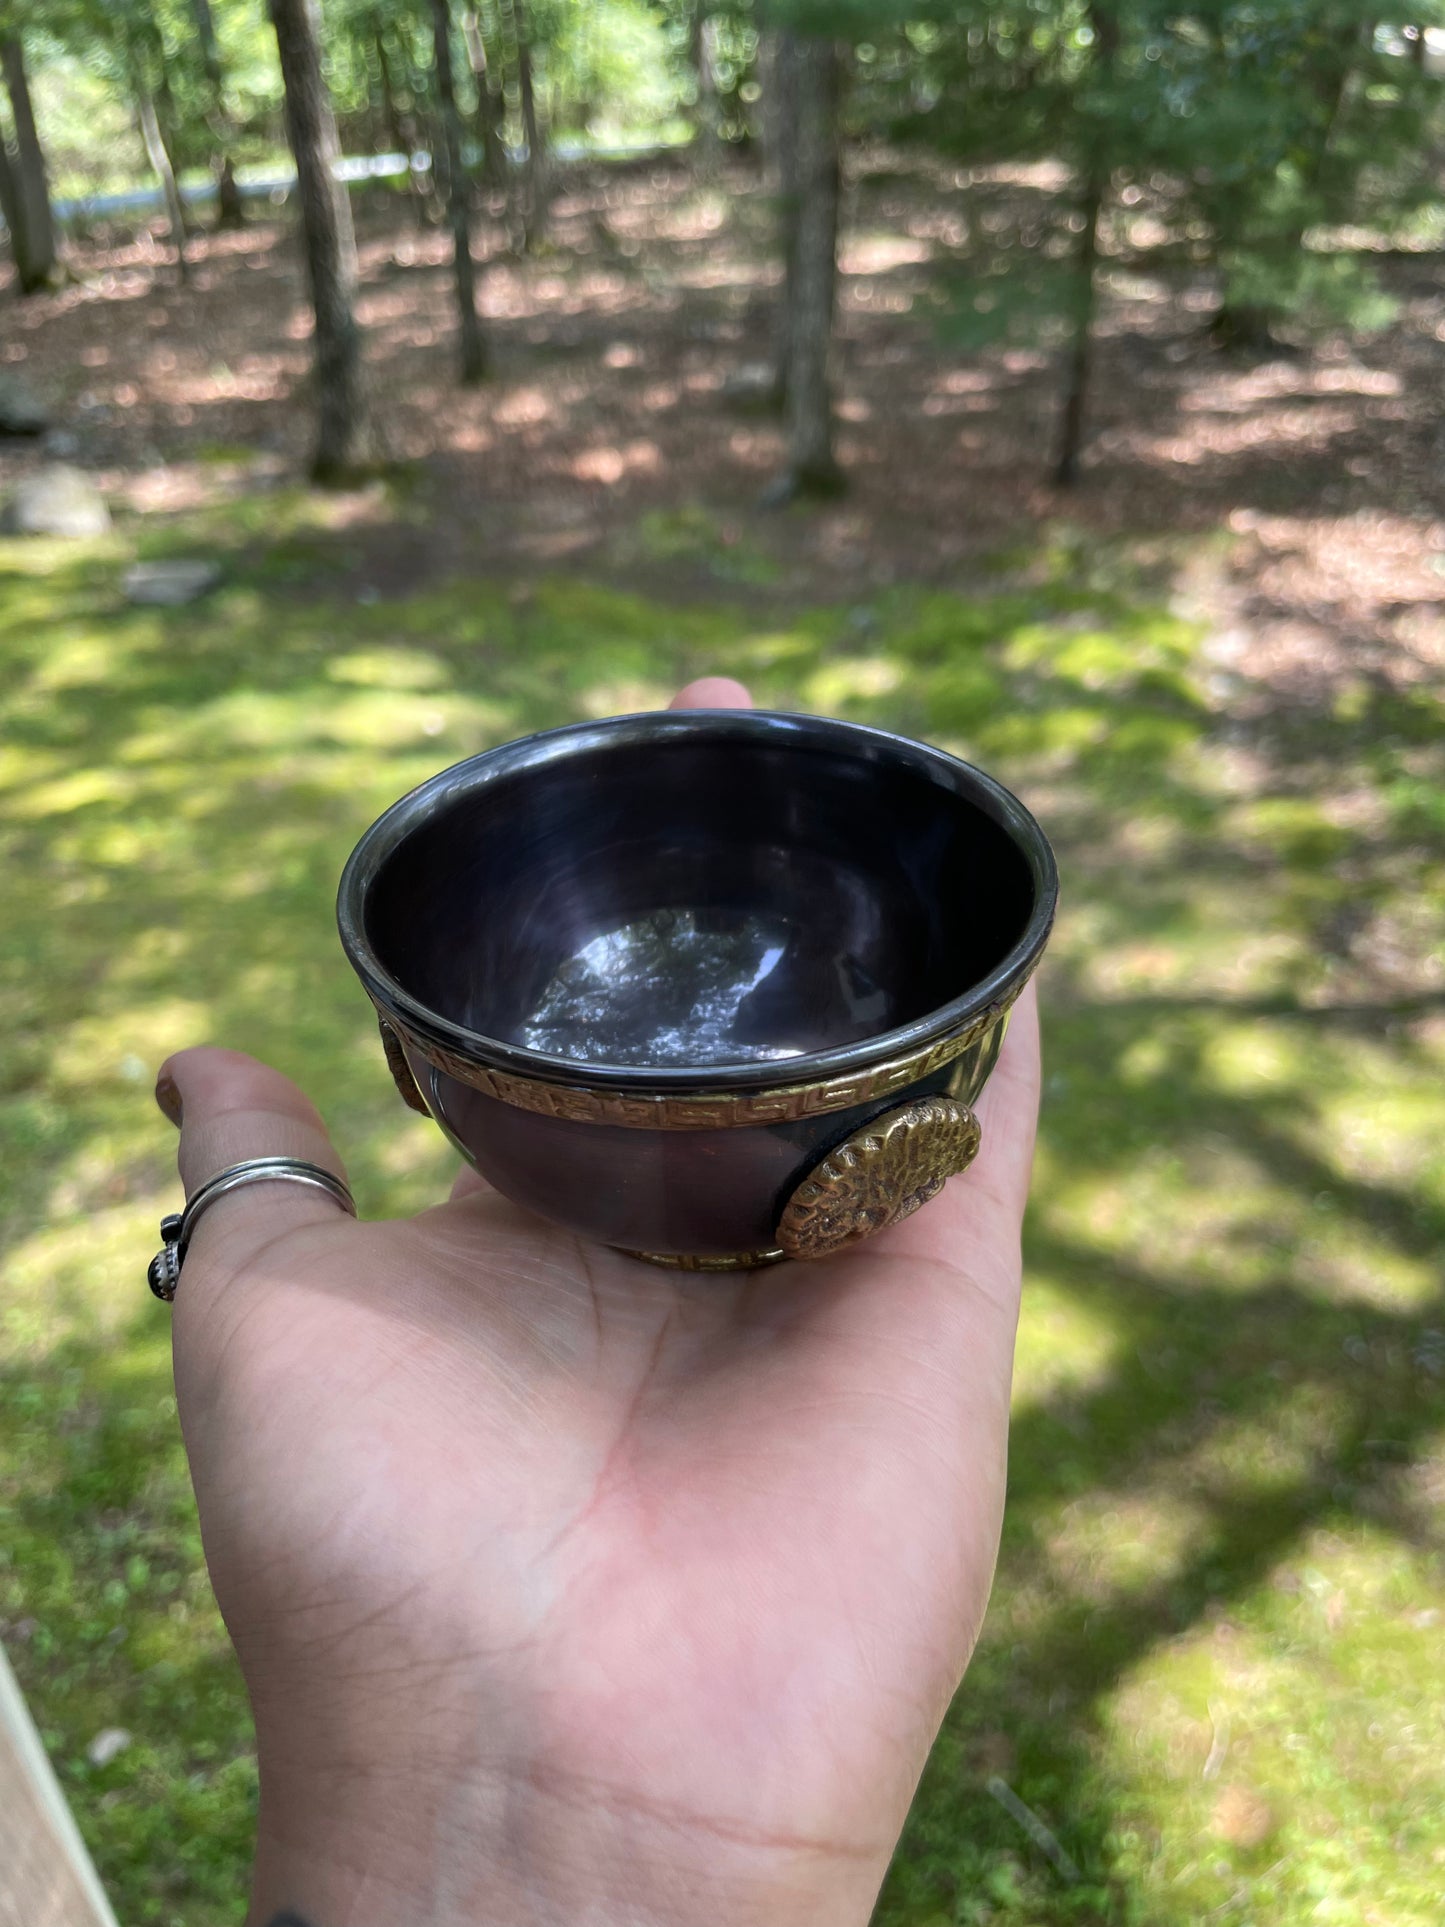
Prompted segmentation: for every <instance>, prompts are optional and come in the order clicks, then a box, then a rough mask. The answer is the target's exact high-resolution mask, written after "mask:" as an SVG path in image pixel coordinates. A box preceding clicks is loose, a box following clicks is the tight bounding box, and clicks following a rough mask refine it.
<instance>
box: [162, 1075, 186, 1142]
mask: <svg viewBox="0 0 1445 1927" xmlns="http://www.w3.org/2000/svg"><path fill="white" fill-rule="evenodd" d="M156 1103H157V1104H159V1105H160V1107H161V1110H162V1111H163V1112H164V1114H165V1115H166V1116H167V1117H168V1118H169V1119H170V1121H171V1123H172V1124H174V1125H175V1127H176V1129H177V1130H179V1129H180V1128H181V1117H182V1106H181V1094H180V1092H179V1090H177V1088H176V1080H175V1079H174V1078H173V1077H172V1076H171V1074H170V1072H169V1071H162V1072H161V1074H160V1076H159V1077H158V1078H157V1079H156Z"/></svg>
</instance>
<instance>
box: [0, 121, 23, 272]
mask: <svg viewBox="0 0 1445 1927" xmlns="http://www.w3.org/2000/svg"><path fill="white" fill-rule="evenodd" d="M0 133H3V130H0ZM21 219H22V216H21V213H20V188H19V185H18V183H17V182H16V179H15V175H14V172H13V170H12V169H11V166H10V156H9V155H8V154H7V153H6V151H5V142H4V140H3V139H0V221H4V223H5V232H6V233H7V234H8V235H9V236H10V245H11V247H12V248H18V246H19V243H18V242H17V241H16V239H15V237H16V235H17V234H18V233H19V231H20V222H21Z"/></svg>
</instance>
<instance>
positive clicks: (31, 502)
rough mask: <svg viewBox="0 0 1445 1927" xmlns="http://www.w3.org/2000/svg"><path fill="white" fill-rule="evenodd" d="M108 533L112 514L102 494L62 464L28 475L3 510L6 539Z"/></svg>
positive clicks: (2, 529)
mask: <svg viewBox="0 0 1445 1927" xmlns="http://www.w3.org/2000/svg"><path fill="white" fill-rule="evenodd" d="M109 529H110V510H109V509H108V508H107V507H106V505H105V497H104V496H103V495H102V494H101V492H100V490H99V489H98V488H97V487H96V486H95V484H94V482H92V481H91V480H90V478H89V477H88V476H85V475H82V474H81V472H80V470H79V469H78V468H67V467H65V465H64V464H63V463H61V462H53V463H51V464H50V466H49V467H47V468H41V469H37V470H36V471H35V473H34V474H33V475H27V476H26V477H25V479H24V480H23V481H21V482H19V483H17V485H16V487H15V490H14V492H13V494H12V495H11V497H10V500H9V501H8V502H7V503H6V504H5V507H4V509H3V510H0V533H3V534H5V535H68V536H86V535H105V534H107V533H108V532H109Z"/></svg>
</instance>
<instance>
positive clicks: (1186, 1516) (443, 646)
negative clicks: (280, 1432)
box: [0, 0, 1445, 1927]
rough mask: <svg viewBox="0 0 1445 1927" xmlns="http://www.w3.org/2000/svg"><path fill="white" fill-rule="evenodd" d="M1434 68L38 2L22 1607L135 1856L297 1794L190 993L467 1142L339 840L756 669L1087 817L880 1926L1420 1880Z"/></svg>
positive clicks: (3, 957) (3, 573)
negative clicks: (272, 1672) (404, 1033)
mask: <svg viewBox="0 0 1445 1927" xmlns="http://www.w3.org/2000/svg"><path fill="white" fill-rule="evenodd" d="M1442 73H1445V7H1440V6H1437V5H1433V4H1432V5H1428V6H1422V7H1421V8H1420V9H1419V10H1417V12H1416V13H1414V14H1412V15H1411V16H1410V17H1409V18H1407V19H1404V20H1396V19H1395V18H1394V17H1393V16H1391V17H1389V18H1387V19H1380V18H1379V17H1377V15H1376V13H1375V11H1374V10H1373V9H1372V8H1370V7H1367V6H1364V5H1362V4H1358V0H1278V3H1277V4H1271V3H1269V0H1262V3H1260V4H1234V3H1233V0H1205V3H1204V4H1195V5H1189V4H1177V5H1176V4H1171V5H1164V4H1162V0H1096V3H1095V4H1089V3H1088V0H1017V4H1014V5H1011V6H1000V7H993V6H988V7H986V6H975V5H972V4H969V3H968V0H956V3H955V0H941V3H940V4H929V3H928V0H896V3H895V0H869V4H864V0H806V4H804V0H796V4H794V5H792V6H791V7H790V6H788V5H785V4H784V0H778V4H777V5H776V6H773V7H771V8H770V9H768V10H766V11H765V10H764V8H763V6H762V5H761V3H760V4H759V5H757V6H751V5H749V4H747V0H739V4H736V5H714V4H710V3H709V0H486V4H483V5H480V6H471V5H468V4H465V0H324V4H323V5H322V6H321V7H320V9H319V10H318V9H317V8H316V7H315V6H314V5H312V4H308V0H270V4H269V8H268V7H267V6H263V5H262V4H261V0H0V80H3V84H0V134H3V140H0V212H3V217H4V241H5V243H6V247H5V253H4V259H3V264H0V501H3V503H4V506H3V508H0V522H3V528H4V530H5V533H4V535H3V536H0V650H3V656H4V673H3V676H0V714H3V719H4V731H3V744H0V791H3V823H0V838H3V847H4V852H5V866H6V867H5V893H4V909H3V915H0V1038H3V1044H0V1060H3V1061H0V1133H3V1159H0V1214H3V1235H4V1240H5V1286H4V1294H3V1301H0V1640H3V1644H4V1647H5V1649H6V1651H7V1652H8V1654H9V1655H10V1658H11V1661H12V1663H13V1665H14V1668H15V1670H16V1672H17V1674H18V1676H19V1678H20V1680H21V1683H22V1685H23V1687H24V1689H25V1692H26V1694H27V1696H28V1698H29V1700H30V1703H31V1705H32V1707H33V1709H34V1711H35V1714H36V1717H37V1719H38V1721H39V1724H40V1726H41V1728H42V1730H43V1733H44V1736H45V1739H46V1741H47V1744H48V1746H49V1749H50V1751H51V1755H52V1758H53V1759H54V1761H55V1763H56V1767H57V1770H58V1772H59V1774H60V1777H61V1780H62V1783H63V1785H64V1787H65V1789H66V1791H67V1793H68V1795H69V1798H70V1800H71V1802H72V1804H73V1806H74V1808H75V1810H76V1813H77V1816H78V1819H79V1822H80V1826H81V1828H82V1831H83V1833H84V1835H85V1837H86V1840H87V1841H88V1843H89V1845H90V1848H91V1851H92V1853H93V1855H94V1857H95V1859H96V1861H97V1863H98V1866H99V1869H100V1871H101V1874H102V1876H103V1878H104V1880H105V1881H106V1883H107V1885H108V1887H109V1889H110V1891H111V1893H112V1895H113V1897H114V1900H115V1905H116V1908H117V1912H118V1913H119V1915H120V1916H121V1918H122V1919H123V1920H125V1921H126V1922H127V1923H132V1922H134V1923H166V1924H172V1923H174V1924H175V1927H181V1923H184V1927H221V1923H224V1922H232V1921H235V1920H236V1919H237V1918H238V1917H239V1913H240V1911H241V1902H240V1899H239V1896H240V1895H241V1894H242V1893H243V1891H244V1882H245V1869H246V1865H247V1858H248V1851H249V1841H250V1835H251V1829H252V1824H253V1818H254V1811H255V1775H254V1768H253V1761H252V1755H251V1750H250V1735H249V1731H248V1722H247V1716H246V1711H245V1706H244V1702H243V1698H242V1693H241V1688H240V1682H239V1678H238V1675H237V1673H236V1669H235V1667H234V1664H233V1662H232V1659H231V1656H230V1652H229V1648H228V1646H227V1643H226V1640H225V1638H224V1634H223V1631H222V1628H221V1626H220V1623H219V1621H218V1619H217V1616H216V1613H215V1610H214V1607H213V1605H212V1602H211V1599H210V1594H209V1590H208V1587H207V1584H206V1580H205V1576H204V1570H203V1567H202V1564H201V1556H200V1547H199V1542H198V1538H197V1534H196V1528H195V1519H194V1513H193V1508H192V1501H191V1497H190V1491H189V1487H188V1484H187V1480H186V1474H185V1467H184V1462H183V1459H182V1455H181V1450H180V1445H179V1441H178V1436H177V1431H176V1422H175V1406H174V1402H173V1400H172V1398H171V1395H170V1390H169V1355H168V1335H169V1319H168V1315H167V1314H166V1312H165V1311H164V1309H163V1308H162V1307H160V1306H158V1305H156V1304H155V1303H154V1302H153V1301H152V1300H151V1299H150V1298H149V1296H148V1294H147V1293H146V1291H145V1288H144V1284H143V1282H142V1272H143V1268H144V1265H145V1262H146V1260H147V1259H148V1257H149V1255H150V1253H151V1250H152V1248H153V1246H154V1243H155V1225H156V1220H157V1218H158V1216H159V1215H160V1213H161V1212H162V1211H164V1210H169V1209H171V1208H172V1207H173V1204H174V1202H175V1198H176V1182H175V1177H174V1167H173V1158H174V1143H173V1138H172V1133H171V1132H170V1129H169V1127H168V1126H167V1125H165V1124H164V1122H163V1121H162V1119H161V1118H160V1116H159V1114H158V1113H157V1112H156V1111H155V1109H154V1107H153V1105H152V1103H151V1096H150V1092H151V1084H152V1081H153V1078H154V1073H155V1069H156V1066H157V1064H158V1062H159V1061H160V1059H161V1058H162V1056H163V1055H164V1054H165V1053H166V1052H167V1051H169V1050H171V1049H173V1048H175V1047H177V1046H180V1045H183V1044H188V1043H195V1042H199V1041H202V1040H207V1039H209V1040H215V1041H221V1042H225V1043H228V1044H232V1045H236V1046H239V1047H241V1048H244V1049H248V1050H252V1051H255V1052H256V1053H258V1054H259V1055H261V1056H264V1057H266V1058H267V1059H269V1060H270V1061H272V1062H274V1063H276V1064H279V1065H281V1066H283V1067H284V1068H285V1069H286V1070H287V1071H289V1072H290V1073H291V1074H292V1075H293V1076H295V1077H297V1078H298V1079H299V1081H300V1082H301V1083H302V1084H303V1085H304V1086H305V1087H306V1088H307V1089H308V1090H309V1091H310V1092H311V1093H312V1094H313V1095H314V1096H315V1098H316V1099H317V1101H318V1102H319V1103H320V1105H321V1107H322V1110H323V1111H324V1113H325V1114H326V1116H327V1118H328V1120H329V1122H330V1124H331V1126H332V1128H333V1131H334V1133H335V1135H336V1138H337V1141H338V1144H339V1145H340V1146H341V1147H342V1150H343V1152H344V1154H345V1156H346V1157H347V1159H348V1161H349V1163H350V1167H351V1172H352V1176H353V1181H354V1183H355V1187H356V1191H357V1195H358V1198H359V1199H360V1201H361V1205H362V1209H363V1212H364V1213H366V1214H368V1215H379V1214H383V1213H388V1212H398V1211H406V1210H410V1209H412V1208H414V1207H416V1206H418V1205H420V1204H422V1203H424V1202H426V1201H428V1200H430V1199H432V1198H434V1197H435V1196H436V1195H437V1192H438V1190H439V1187H441V1186H442V1185H443V1183H444V1182H445V1178H446V1166H447V1163H448V1157H447V1154H446V1152H445V1147H444V1146H443V1145H442V1143H441V1141H440V1139H439V1137H438V1136H437V1134H436V1133H435V1132H434V1131H432V1130H430V1129H429V1128H428V1127H427V1126H426V1125H425V1124H423V1123H422V1122H421V1121H420V1120H417V1119H415V1118H413V1117H411V1116H409V1115H408V1114H407V1113H406V1112H404V1111H403V1110H402V1109H401V1107H400V1106H399V1105H398V1103H397V1101H396V1099H395V1094H394V1092H393V1090H392V1087H391V1083H390V1079H389V1077H388V1076H387V1073H386V1068H385V1065H384V1062H383V1060H382V1055H381V1052H380V1050H379V1048H378V1047H377V1042H376V1036H375V1029H374V1025H373V1023H372V1021H371V1017H370V1013H369V1009H368V1006H367V1005H366V1003H365V1000H364V999H363V997H362V996H361V993H360V992H359V990H358V989H357V987H356V985H355V983H354V981H353V979H352V977H351V973H350V971H349V970H348V968H347V967H346V965H345V963H344V961H343V959H342V956H341V953H340V950H339V947H338V945H337V943H336V939H335V934H334V927H333V923H332V909H331V905H332V897H333V892H334V887H335V883H336V879H337V876H338V873H339V871H340V868H341V865H342V862H343V860H344V858H345V856H346V854H347V852H348V851H349V849H350V847H351V845H352V843H353V841H354V840H355V838H356V837H357V835H358V834H359V833H360V831H361V830H362V829H363V828H364V827H365V825H366V824H367V823H368V822H369V821H370V820H371V818H372V817H373V816H374V815H375V814H376V813H377V812H378V811H379V810H380V809H381V808H382V807H383V806H384V805H386V804H387V803H389V802H391V801H392V800H393V799H394V798H395V797H396V796H398V795H399V794H401V793H402V792H403V791H404V790H405V789H407V788H408V787H409V786H411V785H412V784H414V783H415V782H417V781H419V780H420V779H421V778H422V777H424V776H426V775H427V774H429V773H430V772H431V771H433V770H435V769H437V768H439V767H442V766H443V765H445V764H447V763H449V762H452V761H455V760H456V759H458V758H459V757H462V756H464V755H467V754H469V753H471V752H473V751H475V750H477V749H480V748H482V747H484V746H486V745H488V744H491V743H495V742H498V741H501V740H504V739H506V738H508V737H511V736H514V735H517V734H521V733H523V732H525V731H528V730H531V729H535V728H539V727H543V726H546V725H550V724H555V723H560V722H563V721H566V720H568V719H571V718H575V717H579V716H590V715H603V714H607V713H610V712H612V711H616V710H625V709H630V708H639V707H645V706H649V705H652V704H657V703H661V702H663V701H665V700H666V698H667V697H668V695H669V694H670V693H671V692H672V691H673V690H674V689H675V688H676V687H677V686H678V685H679V684H680V683H681V682H683V681H684V680H686V679H687V678H688V677H690V676H693V675H695V674H697V673H699V672H703V671H708V670H714V671H721V672H727V673H731V674H735V675H739V676H741V677H743V678H745V679H746V680H747V681H748V682H749V683H750V684H751V685H752V687H753V688H754V690H755V691H756V693H757V695H758V698H759V700H760V701H762V702H765V703H767V704H770V705H775V706H779V707H800V708H808V709H816V710H822V711H825V712H829V713H833V714H837V715H843V716H848V717H853V718H856V719H860V720H865V721H869V722H873V723H878V724H882V725H885V726H888V727H892V728H897V729H901V730H904V731H907V732H910V733H913V734H917V735H921V736H925V737H928V738H930V739H931V740H933V741H935V742H938V743H942V744H944V745H946V746H947V747H949V748H951V749H954V750H957V751H959V752H961V753H963V754H964V755H966V756H968V757H970V758H973V759H975V760H977V761H979V762H981V763H982V764H984V765H985V766H986V767H987V768H989V769H990V770H993V771H995V772H996V773H997V774H999V775H1000V776H1001V777H1002V778H1003V779H1004V780H1005V781H1007V782H1008V783H1010V784H1011V785H1012V786H1014V787H1015V788H1016V789H1018V790H1019V791H1020V793H1021V794H1022V795H1023V796H1024V797H1025V799H1026V800H1027V801H1028V802H1029V804H1030V805H1031V806H1032V808H1033V809H1034V810H1035V811H1036V812H1037V813H1038V815H1039V816H1040V817H1041V819H1042V820H1043V822H1044V824H1045V826H1046V828H1047V829H1048V830H1049V831H1050V833H1051V835H1052V836H1053V838H1054V840H1055V842H1056V845H1057V847H1058V851H1059V858H1060V866H1061V869H1062V873H1063V880H1064V905H1065V908H1064V913H1063V916H1062V920H1061V923H1060V926H1059V930H1058V934H1057V938H1056V940H1055V943H1054V946H1053V948H1052V950H1051V952H1050V956H1049V959H1048V960H1047V963H1046V967H1045V971H1044V981H1043V993H1044V1003H1045V1026H1046V1056H1047V1064H1046V1072H1047V1092H1046V1098H1045V1110H1044V1121H1043V1136H1042V1142H1041V1149H1040V1155H1039V1164H1038V1171H1037V1180H1036V1184H1035V1202H1034V1206H1033V1211H1032V1217H1031V1222H1030V1229H1029V1236H1028V1245H1027V1258H1028V1282H1027V1290H1026V1299H1025V1311H1024V1320H1023V1328H1022V1333H1021V1340H1020V1364H1019V1377H1018V1392H1017V1407H1016V1420H1015V1433H1014V1448H1013V1471H1012V1493H1011V1503H1010V1510H1009V1515H1008V1520H1007V1524H1006V1527H1005V1534H1004V1547H1003V1553H1002V1559H1001V1565H1000V1572H999V1581H998V1587H997V1591H996V1595H995V1601H994V1606H993V1609H992V1612H991V1615H990V1618H989V1621H988V1625H987V1628H986V1631H985V1634H984V1638H983V1643H982V1646H981V1648H980V1651H979V1655H978V1658H977V1660H976V1662H975V1665H974V1668H973V1671H972V1672H971V1674H970V1675H969V1679H968V1682H967V1684H966V1686H965V1688H964V1691H963V1692H962V1694H961V1695H960V1698H959V1701H958V1704H957V1705H956V1707H955V1709H954V1711H953V1713H952V1715H951V1717H950V1719H949V1721H948V1724H947V1726H946V1729H945V1732H944V1734H943V1737H942V1738H941V1740H940V1742H939V1744H938V1746H937V1748H936V1750H935V1754H934V1757H933V1759H932V1762H931V1764H930V1766H929V1769H928V1772H927V1774H926V1777H925V1779H924V1782H923V1785H922V1787H921V1789H920V1792H919V1795H918V1799H917V1802H916V1804H915V1809H914V1813H913V1816H912V1820H911V1822H910V1825H909V1829H908V1831H907V1834H906V1836H905V1838H904V1840H903V1842H902V1845H901V1847H900V1850H899V1853H898V1856H897V1859H896V1863H895V1866H894V1868H893V1871H892V1873H891V1875H890V1877H889V1881H888V1884H887V1886H886V1888H885V1890H884V1894H883V1897H882V1899H881V1901H880V1904H879V1911H878V1920H879V1922H880V1923H885V1924H886V1927H902V1924H903V1923H907V1927H962V1924H963V1923H974V1922H994V1923H999V1924H1000V1927H1040V1924H1041V1923H1049V1924H1052V1923H1055V1922H1059V1923H1085V1924H1088V1927H1094V1924H1095V1923H1117V1924H1118V1927H1148V1924H1150V1923H1179V1922H1189V1923H1194V1922H1202V1921H1206V1920H1207V1921H1211V1922H1222V1923H1232V1924H1233V1927H1246V1923H1248V1924H1249V1927H1285V1923H1303V1922H1317V1921H1318V1922H1331V1923H1369V1924H1373V1923H1379V1924H1380V1927H1427V1924H1433V1923H1436V1922H1438V1919H1439V1896H1440V1894H1441V1892H1442V1891H1445V1697H1442V1694H1441V1692H1440V1665H1439V1655H1440V1651H1441V1639H1442V1630H1441V1613H1442V1610H1445V1561H1442V1510H1441V1508H1442V1500H1445V1302H1442V1279H1441V1257H1442V1250H1445V1151H1442V1145H1445V1101H1442V1071H1445V912H1442V900H1445V889H1442V885H1445V754H1442V742H1445V732H1442V707H1441V705H1442V690H1445V435H1442V426H1441V402H1442V394H1445V346H1442V344H1445V272H1442V264H1445V191H1442V180H1445V174H1442V168H1445V144H1442V137H1445V97H1442V91H1441V79H1440V76H1441V74H1442ZM318 366H319V372H318ZM322 484H324V486H322Z"/></svg>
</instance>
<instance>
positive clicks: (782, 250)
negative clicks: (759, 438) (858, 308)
mask: <svg viewBox="0 0 1445 1927" xmlns="http://www.w3.org/2000/svg"><path fill="white" fill-rule="evenodd" d="M796 44H797V43H796V41H795V40H793V39H792V38H791V37H790V36H786V35H784V34H780V33H776V32H771V33H765V34H763V35H761V36H760V38H759V45H758V63H759V67H760V69H761V71H762V89H763V96H762V99H763V178H764V181H765V182H766V185H767V191H768V193H769V195H770V196H771V197H772V200H773V204H774V206H775V208H776V209H777V224H778V253H779V254H780V256H781V257H782V262H783V287H782V291H781V293H780V294H779V296H778V300H777V302H776V304H775V305H774V308H773V324H772V342H771V352H770V354H769V357H768V358H769V361H770V362H771V365H772V369H773V400H774V404H775V406H776V407H777V408H778V410H779V412H781V411H782V410H783V409H784V408H785V407H786V405H787V399H788V309H789V305H790V294H789V287H790V284H791V281H792V275H793V240H794V234H795V231H796V228H797V224H798V118H797V112H796V99H795V96H796V91H797V90H796V86H795V78H796V76H795V72H794V67H795V61H794V55H795V52H796Z"/></svg>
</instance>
